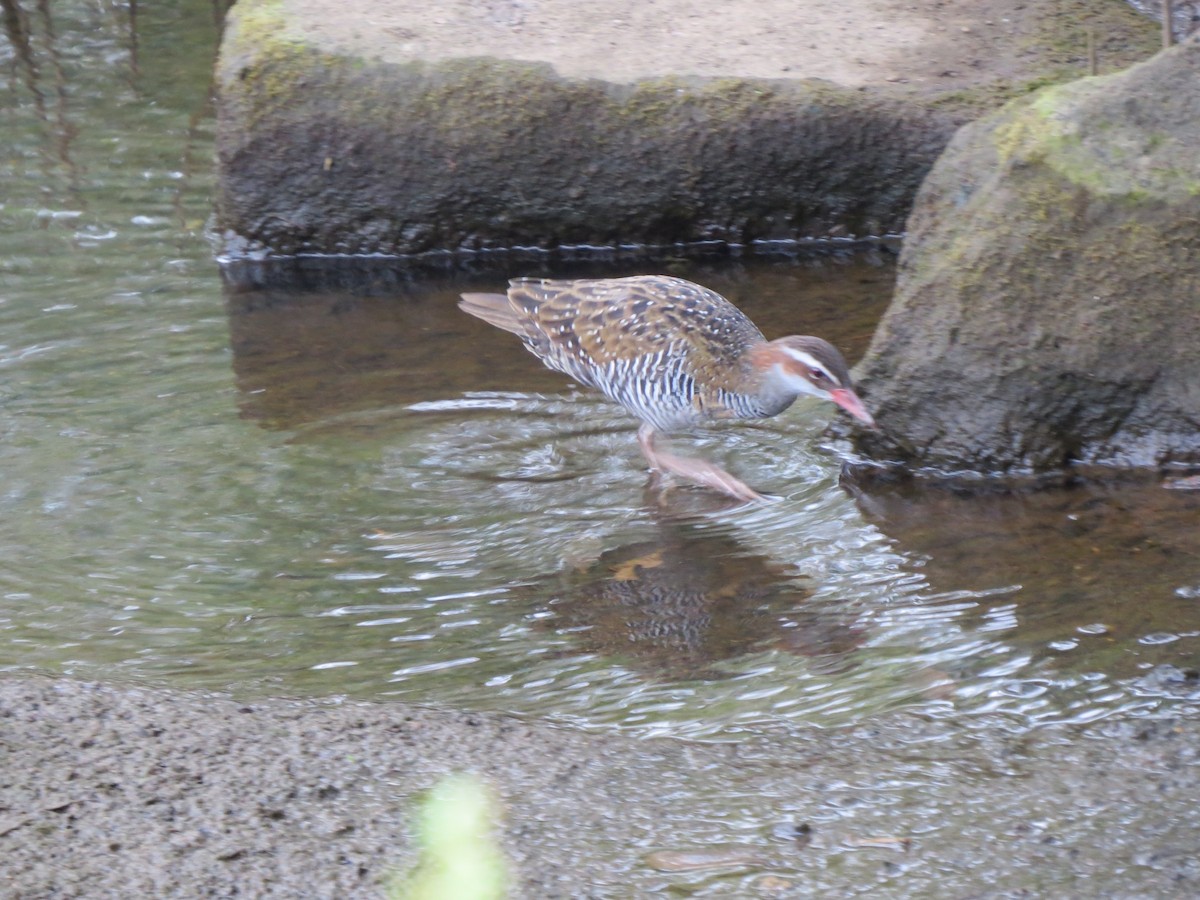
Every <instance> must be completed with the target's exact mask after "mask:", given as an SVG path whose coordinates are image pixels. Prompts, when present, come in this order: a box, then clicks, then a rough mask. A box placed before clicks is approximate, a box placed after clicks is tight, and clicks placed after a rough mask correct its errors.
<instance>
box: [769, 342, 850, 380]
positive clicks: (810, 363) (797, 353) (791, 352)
mask: <svg viewBox="0 0 1200 900" xmlns="http://www.w3.org/2000/svg"><path fill="white" fill-rule="evenodd" d="M780 349H781V350H783V352H784V353H786V354H787V355H788V356H790V357H791V358H792V359H794V360H796V362H798V363H800V365H802V366H807V367H808V368H810V369H819V370H820V371H822V372H824V373H825V377H826V378H828V379H829V380H830V381H832V382H833V383H834V384H837V383H838V380H837V378H835V377H834V375H833V373H832V372H830V371H829V369H827V368H826V367H825V366H824V364H822V363H821V362H819V361H818V360H817V358H816V357H815V356H813V355H811V354H809V353H805V352H804V351H803V350H797V349H796V348H794V347H786V346H785V347H781V348H780Z"/></svg>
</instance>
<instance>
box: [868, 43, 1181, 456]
mask: <svg viewBox="0 0 1200 900" xmlns="http://www.w3.org/2000/svg"><path fill="white" fill-rule="evenodd" d="M1198 84H1200V43H1197V41H1196V40H1195V39H1193V40H1192V41H1189V42H1188V43H1185V44H1182V45H1179V46H1177V47H1175V48H1172V49H1170V50H1167V51H1164V52H1162V53H1160V54H1158V55H1157V56H1155V57H1153V58H1152V59H1150V60H1149V61H1147V62H1145V63H1142V64H1140V65H1137V66H1134V67H1132V68H1130V69H1128V70H1126V71H1124V72H1121V73H1118V74H1116V75H1110V76H1104V77H1095V78H1084V79H1081V80H1079V81H1075V82H1071V83H1069V84H1065V85H1060V86H1056V87H1051V88H1047V89H1045V90H1043V91H1041V92H1040V93H1038V94H1036V95H1034V96H1033V97H1031V98H1029V99H1025V100H1020V101H1015V102H1013V103H1010V104H1009V105H1008V106H1006V107H1004V108H1003V109H1001V110H1000V111H998V112H997V113H994V114H992V115H991V116H989V117H987V118H985V119H982V120H980V121H977V122H974V123H972V124H969V125H967V126H965V127H964V128H962V129H961V130H960V131H959V133H958V134H957V135H956V136H955V138H954V139H953V140H952V141H951V143H950V146H949V147H948V148H947V150H946V152H945V154H944V155H943V156H942V158H941V159H940V160H939V161H938V162H937V164H936V165H935V166H934V168H933V170H932V171H931V172H930V174H929V176H928V178H927V179H926V181H925V183H924V185H923V186H922V188H921V190H920V192H919V194H918V196H917V200H916V204H915V207H914V210H913V213H912V216H911V218H910V219H909V226H908V228H909V236H908V240H907V243H906V245H905V248H904V252H903V254H902V257H901V263H900V271H899V277H898V284H897V289H896V297H895V299H894V300H893V302H892V305H891V306H890V308H889V309H888V311H887V313H886V314H885V316H884V319H883V321H882V322H881V324H880V326H879V329H878V331H877V332H876V335H875V338H874V340H873V342H872V344H871V347H870V349H869V351H868V353H867V356H866V358H865V359H864V360H863V362H862V363H861V364H860V366H859V369H858V374H859V376H860V378H859V381H860V383H861V386H862V389H863V393H864V394H865V395H866V396H867V402H868V405H869V406H870V407H871V409H872V410H873V411H874V412H875V413H876V418H877V419H878V420H879V422H880V425H881V426H882V427H881V431H880V433H878V434H867V435H863V436H861V437H860V438H858V440H859V444H860V449H862V450H863V451H864V452H866V453H867V454H868V455H870V456H874V457H876V458H887V459H895V458H897V457H899V458H901V459H903V460H904V461H905V462H906V463H908V464H910V465H917V466H927V467H932V468H937V469H943V470H946V469H952V470H961V469H968V470H973V471H985V472H1022V471H1025V472H1028V471H1034V472H1037V471H1048V470H1053V469H1057V468H1061V467H1064V466H1067V465H1069V464H1073V463H1080V462H1082V463H1094V464H1102V465H1118V466H1155V465H1169V464H1183V465H1192V464H1198V463H1200V151H1198V150H1197V148H1200V91H1197V90H1196V86H1197V85H1198Z"/></svg>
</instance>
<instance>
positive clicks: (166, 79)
mask: <svg viewBox="0 0 1200 900" xmlns="http://www.w3.org/2000/svg"><path fill="white" fill-rule="evenodd" d="M54 14H55V15H57V16H59V17H60V18H59V19H57V20H56V21H55V22H54V25H55V34H56V35H57V38H56V39H54V40H52V39H51V38H49V37H48V31H47V30H46V28H45V25H44V24H39V20H37V19H33V20H31V21H32V25H31V27H32V29H33V34H34V41H33V46H34V47H35V48H36V49H37V52H38V53H39V54H40V56H39V57H38V58H39V59H40V60H41V64H40V65H39V67H38V68H37V72H36V75H35V76H32V80H31V77H29V75H28V71H27V70H26V69H23V68H22V66H21V63H20V60H19V58H18V54H17V53H16V52H15V51H14V46H15V45H14V44H13V43H12V41H11V40H10V42H9V43H8V44H5V43H2V42H0V60H3V62H4V63H5V67H6V70H7V71H9V72H10V77H9V79H8V80H7V82H6V83H5V85H4V88H3V90H4V95H5V96H4V98H3V104H2V105H0V109H2V112H0V115H2V116H3V133H4V135H5V140H6V141H7V142H9V144H10V146H9V147H8V148H7V149H8V150H9V152H8V153H5V154H3V156H2V157H0V189H2V190H3V195H2V203H3V206H2V207H0V371H2V372H3V376H4V380H3V382H2V383H0V472H2V473H3V476H2V477H3V480H2V489H0V553H2V554H3V559H4V560H5V566H4V568H3V571H2V572H0V665H2V666H3V667H5V668H7V669H41V670H49V671H58V672H68V673H72V674H75V675H80V676H84V677H96V678H102V677H103V678H109V677H122V678H142V679H149V680H153V681H160V682H165V683H169V684H173V685H176V686H206V687H221V688H228V689H231V690H234V691H236V692H239V693H243V694H255V693H283V694H294V695H305V694H319V695H326V694H346V695H351V696H355V697H363V698H375V699H386V698H393V697H394V698H403V699H406V700H414V701H419V702H432V703H450V704H457V705H464V706H471V707H478V708H492V709H504V710H513V711H518V712H522V713H529V714H534V715H538V716H545V717H550V718H555V719H558V720H561V721H566V722H572V723H577V724H579V725H581V726H587V727H613V726H617V727H622V728H627V729H631V730H636V731H639V732H642V733H648V734H673V735H683V736H692V737H706V738H713V739H736V738H737V737H739V736H742V735H746V734H749V733H761V732H764V731H777V730H783V731H786V730H787V729H790V728H796V727H802V726H806V725H809V724H820V725H832V724H837V723H843V722H847V721H854V720H859V719H862V718H863V717H866V716H869V715H871V714H872V713H875V712H877V711H880V710H885V709H894V708H919V709H922V710H924V711H926V712H928V713H929V714H931V715H934V716H938V717H949V718H958V717H969V716H973V715H977V714H980V713H984V712H1000V713H1003V714H1006V715H1008V716H1009V717H1010V720H1011V722H1012V727H1013V728H1014V729H1021V728H1026V727H1030V726H1032V725H1035V724H1037V723H1039V722H1049V721H1080V722H1083V721H1090V720H1094V719H1097V718H1102V717H1105V716H1113V715H1117V714H1124V715H1154V714H1158V713H1163V712H1171V713H1173V712H1178V711H1180V710H1183V709H1192V708H1194V706H1195V704H1196V702H1197V697H1198V696H1200V685H1198V684H1197V678H1196V675H1195V670H1196V662H1197V649H1198V646H1200V640H1198V639H1200V563H1198V562H1197V560H1200V537H1197V535H1198V533H1200V532H1198V531H1197V529H1196V528H1195V527H1194V522H1195V518H1196V514H1197V512H1198V511H1200V492H1188V491H1164V490H1162V489H1161V488H1160V487H1159V486H1157V485H1156V484H1154V483H1153V482H1151V481H1138V480H1130V481H1127V482H1124V483H1119V484H1112V485H1107V486H1102V487H1088V486H1076V487H1074V488H1070V489H1063V490H1043V491H1039V492H1028V493H1004V492H999V491H997V492H995V493H991V494H985V495H983V496H978V495H973V496H966V495H962V494H958V493H955V492H954V491H952V490H947V489H932V488H922V489H916V488H913V487H911V486H907V487H906V486H902V485H886V484H884V485H880V484H871V485H864V484H862V483H859V482H857V481H855V482H853V483H848V484H842V479H841V468H842V462H841V458H840V456H839V452H840V451H841V449H842V448H839V447H837V446H827V442H826V440H825V439H824V438H823V437H822V430H823V426H824V424H825V422H826V421H827V420H828V418H829V417H830V416H831V415H832V414H833V413H832V411H831V410H829V409H824V408H821V407H819V406H813V405H808V404H804V403H801V404H797V406H796V408H794V409H793V410H792V411H789V412H788V413H787V414H786V415H784V416H782V417H780V418H779V419H777V420H773V421H770V422H767V423H763V424H761V425H755V426H750V427H741V428H731V429H726V430H722V431H717V432H712V433H706V434H702V435H697V436H695V437H689V438H680V439H678V444H679V445H680V446H684V447H688V448H689V449H691V450H693V451H695V452H697V453H699V454H702V455H704V456H707V457H710V458H713V459H717V460H721V461H723V462H725V463H726V464H727V465H728V466H729V467H731V468H732V469H734V470H735V471H736V472H737V473H738V474H739V475H740V476H741V477H743V478H745V479H746V480H747V481H748V482H749V483H750V484H752V485H754V486H756V487H758V488H760V489H763V490H766V491H769V492H772V493H774V494H777V495H779V496H780V497H781V500H780V501H779V502H775V503H771V504H767V505H762V506H754V507H742V508H730V507H728V506H726V505H725V504H723V503H722V502H720V501H719V500H718V499H716V498H710V497H707V496H705V495H703V494H700V493H698V492H694V491H688V490H677V491H668V492H666V493H662V492H658V491H655V490H652V489H649V488H648V485H647V479H646V476H645V473H644V471H643V464H642V462H641V460H640V457H639V455H638V452H637V449H636V444H635V441H634V439H633V431H634V426H633V423H631V422H630V420H629V419H628V418H627V417H626V416H625V415H624V414H623V413H622V412H621V411H620V410H618V409H615V408H613V407H612V406H611V405H609V404H607V403H605V402H603V401H601V400H600V399H598V398H597V397H595V396H594V395H593V394H591V393H588V392H584V391H581V390H578V389H576V388H573V387H572V386H571V385H570V384H569V383H568V382H567V381H566V380H565V379H564V378H563V377H562V376H560V375H557V374H555V373H552V372H549V371H547V370H545V369H543V368H542V367H541V366H540V365H539V364H538V363H537V362H536V360H534V359H533V358H532V357H531V356H529V355H528V354H527V353H525V352H524V351H523V350H522V349H521V348H520V346H519V344H518V343H517V342H516V341H515V340H514V339H512V338H511V337H510V336H507V335H504V334H500V333H497V332H494V331H492V330H490V329H489V328H488V326H486V325H484V324H482V323H480V322H477V321H475V320H472V319H469V318H468V317H466V316H464V315H462V314H460V313H459V312H458V311H457V310H456V309H455V308H454V298H455V296H456V294H457V293H458V292H459V291H461V290H495V289H497V288H498V287H499V286H500V285H502V284H503V281H504V278H505V277H506V275H507V274H518V273H520V274H542V273H548V274H556V275H566V274H577V273H579V272H582V271H584V267H581V266H578V265H572V266H567V265H564V264H558V265H556V264H553V263H549V262H540V263H538V262H525V263H523V264H513V265H511V266H510V271H505V268H504V266H502V265H501V266H492V267H490V268H484V267H482V266H477V267H476V268H475V269H474V270H472V271H464V272H459V273H456V274H448V275H442V276H438V277H432V276H430V277H425V278H420V279H418V278H413V277H408V276H405V275H403V274H400V275H396V274H395V272H393V273H392V274H391V276H389V277H387V278H382V279H376V280H375V281H374V282H373V283H374V284H375V287H374V289H373V290H369V291H362V292H359V293H353V292H348V291H345V290H332V289H329V288H328V287H325V288H321V289H317V288H314V287H312V286H311V284H310V287H309V289H306V290H301V289H296V290H292V291H281V290H257V289H253V288H252V287H247V284H246V279H244V278H237V279H231V280H230V282H229V283H228V284H225V285H223V283H222V279H221V276H220V273H219V271H218V269H217V267H216V265H215V264H214V263H213V261H212V259H211V254H210V249H209V246H208V244H207V242H206V238H205V234H204V227H205V222H206V220H207V217H208V214H209V198H208V193H209V190H210V187H211V174H210V171H209V161H210V158H211V148H212V114H211V110H210V108H209V105H208V102H207V94H206V91H207V81H206V77H207V76H206V72H207V69H208V65H209V62H210V59H211V52H212V47H213V42H214V41H215V31H214V28H213V26H212V17H211V7H210V6H209V5H207V4H199V3H193V4H183V5H180V6H177V7H172V9H171V10H162V9H148V10H144V11H143V15H142V16H141V19H140V20H139V23H138V32H137V33H138V40H137V41H136V42H132V41H131V40H130V34H131V32H130V23H129V22H128V20H127V18H122V15H119V14H118V13H117V12H114V11H111V10H100V9H98V8H96V7H93V6H85V5H66V6H65V7H62V6H60V5H55V6H54ZM185 34H186V35H187V36H189V42H184V43H187V46H186V47H183V46H182V45H181V41H180V35H185ZM60 44H61V46H60ZM135 53H136V60H135ZM135 61H136V65H135ZM102 63H103V64H104V66H110V68H102V67H101V64H102ZM111 67H115V68H111ZM97 71H104V72H106V73H107V72H110V71H111V72H112V73H113V74H105V75H103V76H101V77H97V76H96V75H95V73H96V72H97ZM31 85H32V87H31ZM878 256H879V258H872V257H857V258H848V257H846V256H845V255H844V254H841V253H834V252H825V253H821V254H816V255H808V254H802V255H801V256H800V258H799V259H797V260H774V261H758V262H754V261H746V260H742V261H731V262H730V261H727V262H725V263H720V264H718V263H705V262H694V261H693V262H687V261H684V260H673V261H668V262H665V263H658V264H655V265H654V266H653V268H654V269H667V270H669V271H671V272H673V273H676V274H683V275H686V276H688V277H692V278H695V279H696V280H700V281H702V282H704V283H706V284H709V285H710V286H712V287H715V288H716V289H718V290H720V291H722V292H723V293H725V294H726V295H727V296H730V297H731V298H732V299H734V300H735V301H736V302H738V303H739V304H740V305H742V306H743V307H744V308H745V309H746V310H747V311H748V312H750V314H751V315H752V317H753V318H754V319H755V320H756V321H758V322H759V324H760V325H761V326H762V327H763V329H764V331H766V332H767V333H768V334H771V335H775V334H781V333H786V332H789V331H801V332H803V331H813V332H816V333H820V334H822V335H824V336H825V337H827V338H829V339H831V340H833V341H834V342H835V343H837V344H839V345H840V346H842V347H843V348H844V349H845V350H846V351H847V353H848V355H851V356H853V355H856V354H858V353H860V352H861V351H862V350H863V348H864V347H865V344H866V342H867V341H868V340H869V337H870V332H871V328H872V326H873V323H874V321H875V320H876V319H877V317H878V315H879V314H880V312H881V310H882V307H883V305H884V304H885V303H886V298H887V295H888V293H889V291H890V286H891V279H892V277H893V273H892V269H891V268H890V265H889V264H888V261H887V258H886V257H887V255H886V253H883V254H878ZM372 265H373V266H375V267H377V268H378V267H380V266H382V265H383V264H381V263H379V262H375V263H372ZM648 268H649V266H648V265H647V264H646V263H644V262H640V263H639V262H636V261H627V262H625V263H622V264H615V265H613V266H611V267H609V268H607V269H605V271H606V272H608V273H609V274H625V273H628V272H632V271H646V270H647V269H648ZM587 270H588V271H593V270H592V269H587ZM311 280H312V279H310V281H311ZM325 280H326V283H327V284H328V283H332V282H336V281H338V279H337V278H334V277H327V278H326V279H325ZM358 280H360V281H361V280H364V279H362V278H359V279H358ZM235 282H236V283H235Z"/></svg>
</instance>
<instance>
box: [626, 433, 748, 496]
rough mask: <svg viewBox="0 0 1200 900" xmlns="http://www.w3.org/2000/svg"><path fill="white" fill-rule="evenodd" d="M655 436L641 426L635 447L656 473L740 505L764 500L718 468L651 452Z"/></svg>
mask: <svg viewBox="0 0 1200 900" xmlns="http://www.w3.org/2000/svg"><path fill="white" fill-rule="evenodd" d="M657 434H658V432H656V431H655V430H654V427H653V426H652V425H647V424H643V425H642V427H641V428H639V429H638V446H639V447H641V448H642V453H643V454H644V455H645V457H646V461H647V462H649V463H650V468H651V469H654V470H655V471H656V472H663V473H666V474H668V475H677V476H679V477H680V478H683V479H685V480H687V481H690V482H692V483H694V484H699V485H703V486H704V487H708V488H712V489H713V490H717V491H721V492H722V493H724V494H728V495H729V496H730V497H734V498H736V499H738V500H741V501H743V502H749V501H751V500H764V499H766V498H765V497H763V495H762V494H760V493H759V492H758V491H756V490H754V488H752V487H750V486H749V485H748V484H746V483H745V482H743V481H739V480H738V479H737V478H734V477H733V476H732V475H730V474H729V473H728V472H726V471H725V470H724V469H722V468H721V467H720V466H718V465H715V464H713V463H710V462H707V461H706V460H703V459H691V458H689V457H686V456H676V455H675V454H674V453H668V452H666V451H663V450H658V449H655V446H654V438H655V437H656V436H657Z"/></svg>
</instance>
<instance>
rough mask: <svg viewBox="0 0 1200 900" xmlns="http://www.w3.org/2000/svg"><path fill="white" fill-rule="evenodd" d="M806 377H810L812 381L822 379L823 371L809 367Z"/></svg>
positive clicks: (823, 378)
mask: <svg viewBox="0 0 1200 900" xmlns="http://www.w3.org/2000/svg"><path fill="white" fill-rule="evenodd" d="M808 377H809V378H811V379H812V380H813V381H824V380H825V373H824V372H823V371H821V370H820V369H809V370H808Z"/></svg>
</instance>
